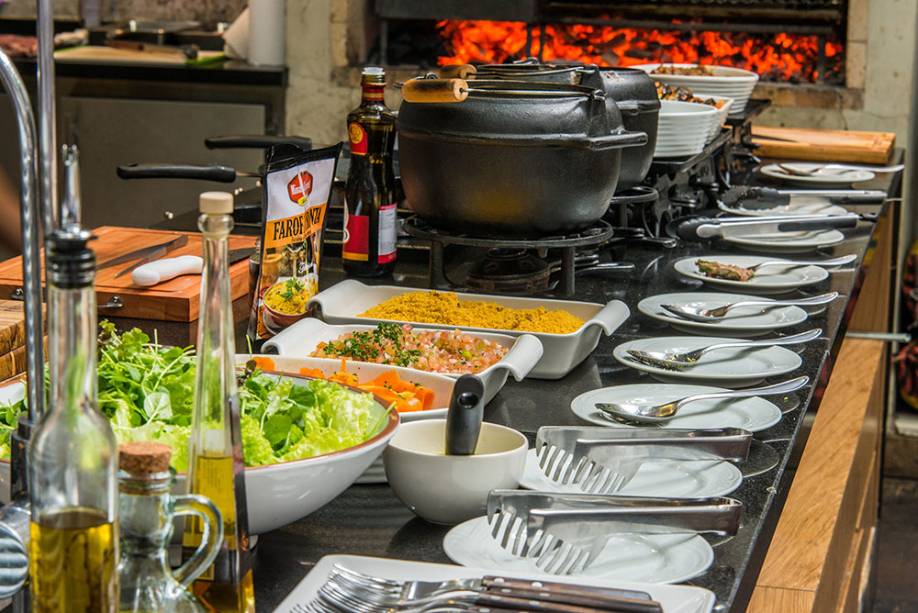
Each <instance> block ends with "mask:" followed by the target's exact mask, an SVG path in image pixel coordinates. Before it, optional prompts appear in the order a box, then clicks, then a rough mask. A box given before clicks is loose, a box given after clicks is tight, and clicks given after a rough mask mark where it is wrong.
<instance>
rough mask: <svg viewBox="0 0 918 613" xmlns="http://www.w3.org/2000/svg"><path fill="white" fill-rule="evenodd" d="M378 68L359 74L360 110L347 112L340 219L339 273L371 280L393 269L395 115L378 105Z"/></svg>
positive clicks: (382, 78)
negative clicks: (347, 166) (345, 169)
mask: <svg viewBox="0 0 918 613" xmlns="http://www.w3.org/2000/svg"><path fill="white" fill-rule="evenodd" d="M385 84H386V75H385V72H384V71H383V69H382V68H377V67H372V66H370V67H367V68H364V69H363V75H362V76H361V87H362V89H363V97H362V99H361V101H360V106H358V107H357V108H356V109H354V110H353V111H351V112H350V113H348V116H347V134H348V139H349V140H350V143H351V166H350V170H349V172H348V175H347V192H346V196H345V197H346V203H345V214H344V246H343V247H342V250H341V257H342V259H343V263H344V270H345V272H346V273H347V274H348V275H352V276H355V277H377V276H380V275H385V274H388V273H391V272H392V270H393V268H395V256H396V254H395V240H396V214H395V206H396V203H395V189H394V186H395V172H394V171H393V168H392V150H393V148H394V147H395V114H394V113H393V112H392V110H391V109H389V108H388V107H387V106H386V103H385V101H384V100H383V89H384V87H385Z"/></svg>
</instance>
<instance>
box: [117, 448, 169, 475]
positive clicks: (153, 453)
mask: <svg viewBox="0 0 918 613" xmlns="http://www.w3.org/2000/svg"><path fill="white" fill-rule="evenodd" d="M170 459H172V448H171V447H169V445H164V444H163V443H150V442H142V441H136V442H133V443H123V444H122V445H120V446H119V447H118V466H119V467H120V468H121V470H123V471H124V472H126V473H130V474H132V475H150V474H153V473H161V472H163V471H166V470H169V460H170Z"/></svg>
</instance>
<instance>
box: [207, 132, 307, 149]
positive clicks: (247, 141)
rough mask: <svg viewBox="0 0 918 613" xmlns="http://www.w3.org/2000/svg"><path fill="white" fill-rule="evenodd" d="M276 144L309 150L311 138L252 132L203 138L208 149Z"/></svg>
mask: <svg viewBox="0 0 918 613" xmlns="http://www.w3.org/2000/svg"><path fill="white" fill-rule="evenodd" d="M278 145H294V146H296V147H299V148H300V149H303V150H304V151H309V150H310V149H312V139H311V138H306V137H305V136H271V135H270V134H253V135H248V136H211V137H209V138H205V139H204V146H205V147H207V148H208V149H267V148H269V147H276V146H278Z"/></svg>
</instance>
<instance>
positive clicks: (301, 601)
mask: <svg viewBox="0 0 918 613" xmlns="http://www.w3.org/2000/svg"><path fill="white" fill-rule="evenodd" d="M336 564H337V565H341V566H343V567H344V568H348V569H350V570H354V571H357V572H361V573H364V574H367V575H372V576H375V577H381V578H384V579H392V580H398V581H412V580H418V581H447V580H450V579H466V578H481V577H484V576H485V575H493V574H494V572H493V571H492V570H488V569H483V568H472V567H465V566H454V565H451V564H430V563H427V562H413V561H408V560H395V559H389V558H371V557H367V556H353V555H328V556H324V557H323V558H322V559H321V560H319V562H318V563H317V564H316V565H315V566H314V567H313V568H312V570H310V571H309V574H308V575H306V576H305V577H304V578H303V580H302V581H300V582H299V583H298V584H297V586H296V587H295V588H293V591H291V592H290V594H288V595H287V597H286V598H285V599H284V601H283V602H281V603H280V606H278V608H277V609H276V611H277V613H298V610H297V609H296V608H295V607H296V606H297V605H300V606H304V605H306V604H307V603H309V602H310V601H312V600H313V599H314V598H315V595H316V593H317V592H318V591H319V588H320V587H321V586H322V584H324V583H325V581H326V579H327V578H328V576H329V574H330V573H331V570H332V568H334V566H335V565H336ZM499 574H500V576H502V577H510V578H517V579H533V578H535V577H536V576H535V575H533V574H532V573H519V572H513V571H511V570H507V569H501V571H500V573H499ZM539 576H540V577H541V578H543V579H547V580H550V581H555V582H559V583H572V584H579V585H584V586H588V587H598V588H620V589H627V590H638V591H641V592H646V593H648V594H650V597H651V598H653V599H654V600H656V601H657V602H659V603H660V605H661V606H662V608H663V611H664V613H710V612H711V611H712V610H713V608H714V603H715V598H714V594H713V593H711V592H710V591H708V590H706V589H703V588H700V587H693V586H687V585H660V584H646V583H635V582H632V581H610V580H607V579H602V578H598V577H562V576H554V575H539Z"/></svg>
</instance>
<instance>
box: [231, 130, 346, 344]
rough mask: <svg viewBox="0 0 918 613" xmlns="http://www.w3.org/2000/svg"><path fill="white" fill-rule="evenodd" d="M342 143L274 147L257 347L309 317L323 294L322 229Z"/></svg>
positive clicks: (268, 167) (254, 320)
mask: <svg viewBox="0 0 918 613" xmlns="http://www.w3.org/2000/svg"><path fill="white" fill-rule="evenodd" d="M340 151H341V144H340V143H339V144H338V145H335V146H334V147H327V148H325V149H315V150H312V151H304V150H302V149H299V148H297V147H293V146H283V147H275V148H274V149H272V150H271V151H270V152H269V154H268V160H267V163H266V164H265V175H264V198H263V204H262V206H263V217H262V219H264V220H265V221H264V232H263V233H262V237H261V269H260V271H259V273H258V283H257V284H256V286H255V295H254V297H253V300H252V315H251V317H250V318H249V329H248V335H249V338H250V339H251V340H252V342H253V344H255V346H256V347H260V346H261V343H262V342H263V341H264V340H266V339H268V338H270V337H272V336H274V335H275V334H277V333H278V332H280V331H281V330H283V329H284V328H286V327H287V326H289V325H291V324H293V323H295V322H296V321H298V320H300V319H302V318H303V317H305V316H306V306H307V303H308V302H309V299H310V298H312V297H313V296H314V295H315V294H316V293H318V291H319V266H320V263H321V262H320V259H321V256H322V229H323V227H324V224H325V212H326V209H327V207H328V199H329V196H330V194H331V188H332V182H333V180H334V178H335V167H336V165H337V163H338V153H339V152H340Z"/></svg>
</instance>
